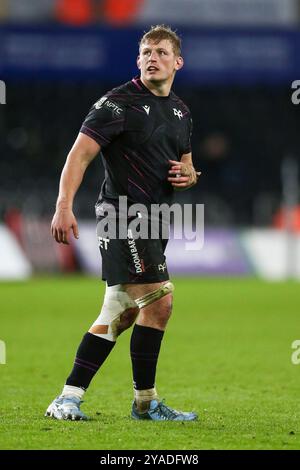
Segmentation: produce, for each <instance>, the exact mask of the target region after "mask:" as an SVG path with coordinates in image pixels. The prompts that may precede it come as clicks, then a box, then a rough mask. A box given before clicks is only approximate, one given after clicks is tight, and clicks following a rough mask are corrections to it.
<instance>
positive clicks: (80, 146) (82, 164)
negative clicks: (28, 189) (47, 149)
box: [51, 133, 100, 245]
mask: <svg viewBox="0 0 300 470" xmlns="http://www.w3.org/2000/svg"><path fill="white" fill-rule="evenodd" d="M99 151H100V145H99V144H98V143H97V142H95V140H93V139H91V138H90V137H89V136H87V135H85V134H83V133H79V135H78V137H77V139H76V141H75V143H74V145H73V147H72V149H71V151H70V153H69V155H68V157H67V160H66V163H65V166H64V168H63V171H62V174H61V178H60V184H59V194H58V198H57V202H56V211H55V214H54V216H53V219H52V223H51V233H52V236H53V238H55V240H56V241H57V243H64V244H66V245H68V244H69V232H70V230H72V231H73V234H74V237H75V238H78V237H79V234H78V225H77V221H76V218H75V216H74V214H73V200H74V197H75V194H76V192H77V190H78V188H79V186H80V184H81V182H82V179H83V175H84V173H85V170H86V169H87V167H88V165H89V164H90V163H91V161H92V160H93V159H94V158H95V157H96V155H97V154H98V153H99Z"/></svg>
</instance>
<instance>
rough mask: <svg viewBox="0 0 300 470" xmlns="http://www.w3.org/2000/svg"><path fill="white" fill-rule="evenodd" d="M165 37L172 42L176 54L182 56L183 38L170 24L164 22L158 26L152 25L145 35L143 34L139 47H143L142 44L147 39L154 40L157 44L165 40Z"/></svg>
mask: <svg viewBox="0 0 300 470" xmlns="http://www.w3.org/2000/svg"><path fill="white" fill-rule="evenodd" d="M164 39H166V40H168V41H170V42H171V44H172V47H173V52H174V54H175V55H176V56H180V54H181V39H180V37H179V36H178V35H177V34H176V32H175V31H173V30H172V29H171V28H170V26H166V25H164V24H158V25H156V26H151V29H149V31H147V32H145V33H144V35H143V36H142V38H141V40H140V42H139V47H140V48H141V46H142V45H143V44H144V43H145V42H147V41H153V42H154V43H156V44H157V43H159V42H160V41H163V40H164Z"/></svg>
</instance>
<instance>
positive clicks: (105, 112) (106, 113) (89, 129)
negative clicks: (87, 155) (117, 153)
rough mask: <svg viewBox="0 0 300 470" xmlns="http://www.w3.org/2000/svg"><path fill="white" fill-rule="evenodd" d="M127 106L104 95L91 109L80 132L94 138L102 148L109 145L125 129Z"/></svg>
mask: <svg viewBox="0 0 300 470" xmlns="http://www.w3.org/2000/svg"><path fill="white" fill-rule="evenodd" d="M124 121H125V106H124V104H123V103H122V105H120V104H119V103H118V102H117V101H116V100H114V99H113V98H110V97H108V96H103V97H102V98H100V100H99V101H97V102H96V103H95V104H94V105H93V106H92V107H91V109H90V111H89V113H88V115H87V117H86V118H85V121H84V122H83V124H82V126H81V129H80V132H82V133H83V134H86V135H88V136H89V137H91V138H92V139H94V140H95V141H96V142H97V143H98V144H99V145H100V146H101V148H105V147H107V146H108V145H109V144H110V143H111V142H112V141H113V140H114V139H115V138H116V137H118V136H119V135H120V134H121V132H123V130H124Z"/></svg>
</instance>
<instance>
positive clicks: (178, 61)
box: [175, 56, 184, 70]
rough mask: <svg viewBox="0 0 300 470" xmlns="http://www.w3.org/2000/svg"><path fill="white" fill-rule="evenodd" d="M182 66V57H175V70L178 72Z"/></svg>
mask: <svg viewBox="0 0 300 470" xmlns="http://www.w3.org/2000/svg"><path fill="white" fill-rule="evenodd" d="M183 65H184V60H183V57H181V56H178V57H176V62H175V70H180V69H181V68H182V67H183Z"/></svg>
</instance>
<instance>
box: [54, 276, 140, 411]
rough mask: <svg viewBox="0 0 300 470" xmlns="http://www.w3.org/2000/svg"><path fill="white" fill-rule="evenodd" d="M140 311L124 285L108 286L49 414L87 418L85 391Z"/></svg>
mask: <svg viewBox="0 0 300 470" xmlns="http://www.w3.org/2000/svg"><path fill="white" fill-rule="evenodd" d="M138 312H139V308H138V306H137V304H136V303H135V302H134V301H133V300H132V299H131V298H130V297H129V295H128V294H127V293H126V292H125V290H124V289H123V288H122V287H121V286H120V285H116V286H111V287H106V293H105V297H104V302H103V306H102V309H101V313H100V315H99V317H98V318H97V320H96V321H95V322H94V324H93V325H92V326H91V328H90V329H89V331H88V333H86V334H85V335H84V337H83V339H82V341H81V343H80V345H79V348H78V350H77V353H76V357H75V361H74V366H73V369H72V372H71V374H70V375H69V377H68V378H67V381H66V384H65V386H64V388H63V391H62V394H61V395H60V396H59V397H58V398H57V399H56V400H54V402H53V403H52V404H51V405H50V406H49V407H48V409H47V411H46V416H53V417H54V418H58V419H86V417H85V415H84V414H83V413H82V412H81V411H80V409H79V405H80V401H81V399H82V397H83V394H84V392H85V390H86V389H87V388H88V386H89V384H90V382H91V380H92V378H93V377H94V375H95V374H96V372H97V371H98V370H99V368H100V367H101V365H102V364H103V363H104V361H105V360H106V358H107V357H108V355H109V354H110V352H111V351H112V349H113V347H114V345H115V344H116V340H117V337H118V336H119V335H120V334H121V333H122V332H123V331H124V330H126V329H127V328H129V327H130V326H131V325H132V324H133V323H134V321H135V319H136V317H137V315H138ZM70 400H71V402H70ZM74 400H75V401H74ZM64 401H66V404H67V406H66V407H65V408H66V410H64Z"/></svg>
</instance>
